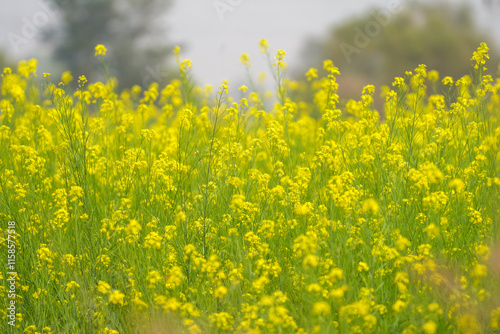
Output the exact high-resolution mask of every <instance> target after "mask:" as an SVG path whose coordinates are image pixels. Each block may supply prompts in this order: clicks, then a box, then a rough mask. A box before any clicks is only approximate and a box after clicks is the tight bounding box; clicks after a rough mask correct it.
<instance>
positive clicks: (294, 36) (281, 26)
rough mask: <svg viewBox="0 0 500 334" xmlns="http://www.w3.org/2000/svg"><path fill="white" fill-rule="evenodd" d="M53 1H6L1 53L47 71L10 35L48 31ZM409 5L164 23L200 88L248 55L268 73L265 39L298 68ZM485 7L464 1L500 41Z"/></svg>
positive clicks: (333, 4)
mask: <svg viewBox="0 0 500 334" xmlns="http://www.w3.org/2000/svg"><path fill="white" fill-rule="evenodd" d="M49 1H50V0H20V1H9V2H7V1H6V0H2V5H1V10H0V32H1V33H0V47H1V48H2V49H7V50H9V51H10V52H9V55H10V56H11V57H13V58H28V57H37V58H38V59H40V60H41V65H40V66H42V67H43V66H44V64H46V63H47V61H48V59H49V53H48V50H47V49H43V48H41V47H40V45H39V44H38V43H37V38H39V37H40V36H39V35H40V34H39V33H38V32H36V31H35V33H34V34H33V37H30V38H28V41H27V42H26V43H24V44H23V45H20V46H19V48H18V49H19V50H17V52H16V51H14V49H15V48H14V47H13V46H12V43H10V42H9V38H8V35H9V33H15V34H18V35H22V29H23V28H24V29H27V28H26V25H29V24H30V23H27V22H31V23H38V25H39V26H40V27H43V26H44V25H47V24H48V23H45V21H44V17H43V15H42V14H40V13H41V12H45V13H47V12H48V13H49V14H48V15H46V16H45V18H46V17H47V16H49V18H50V21H53V20H57V19H58V13H57V10H56V9H57V8H53V10H50V9H49V10H47V8H46V7H47V6H46V5H45V6H44V5H43V3H48V2H49ZM408 1H409V0H352V1H334V0H307V1H306V0H182V1H181V0H177V1H175V2H174V5H173V6H172V7H171V8H170V10H169V11H168V12H167V13H166V15H165V16H164V18H162V21H164V23H165V26H166V27H167V29H168V39H169V40H168V42H169V43H172V44H174V45H175V44H180V45H182V46H183V51H182V58H187V59H191V60H192V62H193V73H194V74H195V76H196V78H197V79H198V80H199V81H200V83H202V84H212V85H218V84H220V82H221V81H222V80H223V79H230V80H234V79H237V78H241V77H243V76H244V69H243V68H242V66H241V65H240V63H239V56H240V55H241V54H242V53H244V52H245V53H248V54H249V55H250V57H251V62H252V64H253V65H252V70H253V72H255V73H258V72H260V71H263V70H267V67H266V63H265V61H264V59H263V56H262V54H261V53H260V51H259V46H258V42H259V40H260V39H262V38H266V39H268V40H269V43H270V45H271V48H272V50H276V49H283V50H285V51H286V52H287V55H286V59H287V62H288V63H289V64H290V66H293V65H294V64H298V63H299V62H300V61H301V57H302V52H303V46H304V42H305V41H306V39H307V38H310V37H315V38H318V37H321V36H326V33H327V32H328V31H329V29H331V27H332V26H335V25H338V24H340V23H342V22H343V21H345V20H348V19H349V18H351V17H352V16H356V15H361V14H363V13H364V12H366V11H368V10H370V9H371V8H385V9H388V8H390V6H391V3H395V2H396V3H400V5H401V6H403V7H404V6H405V4H406V3H407V2H408ZM482 1H484V0H464V2H466V3H470V4H472V5H473V7H474V8H476V9H477V13H476V17H478V18H479V19H478V22H479V23H480V25H481V26H482V28H483V29H485V30H489V31H492V32H494V34H495V36H496V39H497V40H498V41H500V20H497V19H496V17H499V16H500V8H499V5H496V9H495V10H485V8H484V6H481V5H480V4H481V2H482ZM492 1H496V0H492ZM450 2H453V3H459V2H462V1H460V0H450ZM37 20H38V21H37ZM35 28H36V27H35ZM28 30H29V29H28ZM498 44H500V43H498ZM154 65H155V64H152V67H154ZM41 71H44V69H41ZM41 71H39V72H41Z"/></svg>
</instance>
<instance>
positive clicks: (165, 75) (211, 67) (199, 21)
mask: <svg viewBox="0 0 500 334" xmlns="http://www.w3.org/2000/svg"><path fill="white" fill-rule="evenodd" d="M498 17H500V1H498V0H464V1H458V0H449V1H405V0H356V1H332V0H308V1H301V0H182V1H181V0H177V1H176V0H87V1H77V0H23V1H11V2H6V1H4V2H3V3H2V5H1V11H0V32H1V34H0V66H2V67H3V66H15V64H16V62H17V61H18V60H20V59H28V58H32V57H35V58H37V59H38V60H39V73H41V72H50V73H52V74H53V76H56V75H60V74H61V73H62V72H63V71H64V70H67V69H69V70H71V71H72V73H73V75H75V76H78V75H81V74H85V75H86V76H87V77H88V78H89V79H90V80H98V79H100V77H99V76H100V73H99V71H98V70H99V66H98V63H97V60H96V59H95V57H93V52H94V46H95V45H96V44H98V43H102V44H105V45H106V46H107V47H108V50H109V52H108V55H107V57H108V58H107V59H108V61H109V64H110V71H111V73H110V74H111V75H112V76H116V77H117V78H118V79H119V82H120V88H127V87H131V86H132V85H134V84H138V85H140V86H143V87H144V86H148V85H149V84H150V83H151V82H153V81H157V82H159V83H160V84H166V83H167V82H168V81H169V80H170V79H172V78H174V77H175V76H176V73H177V71H176V69H175V62H174V57H173V53H172V49H173V47H174V46H175V45H180V46H181V48H182V53H181V57H182V58H187V59H191V60H192V62H193V71H192V74H193V78H194V80H196V81H197V82H198V83H199V84H202V85H205V84H211V85H213V86H217V85H219V84H220V83H221V82H222V80H224V79H228V80H229V82H230V86H231V85H233V86H237V85H240V84H242V83H245V82H247V81H248V78H247V77H246V76H247V73H246V71H245V68H244V66H242V65H241V64H240V62H239V57H240V55H241V54H242V53H247V54H249V55H250V59H251V63H252V67H251V71H250V72H251V73H250V74H251V75H252V76H255V77H258V75H259V73H260V72H266V71H267V72H268V64H267V60H266V58H265V57H264V56H263V55H262V54H261V53H260V49H259V45H258V42H259V40H260V39H263V38H266V39H268V41H269V44H270V45H271V52H274V51H276V50H277V49H283V50H285V51H286V52H287V55H286V60H287V63H288V76H289V77H290V78H292V79H301V78H304V73H305V72H306V71H307V70H308V69H309V68H310V67H318V68H321V62H322V60H324V59H327V58H329V59H332V60H333V62H334V64H335V65H336V66H338V67H339V69H340V72H341V76H340V77H339V83H340V87H341V88H340V92H341V95H342V96H344V97H355V96H359V94H360V92H361V89H362V87H363V86H364V85H366V84H375V85H380V84H390V83H391V82H392V79H393V78H394V76H398V75H403V74H404V71H406V70H411V69H413V68H415V67H416V66H417V65H418V64H421V63H425V64H427V65H428V69H436V70H438V71H439V72H440V73H441V75H442V76H444V75H451V76H453V77H458V76H462V75H464V74H469V73H470V70H471V69H470V60H469V59H470V57H471V55H472V52H473V51H474V50H475V49H476V48H477V46H478V45H479V43H480V42H482V41H486V42H488V45H489V46H490V49H491V57H492V61H491V62H490V64H491V65H490V66H491V67H492V68H491V71H494V72H496V71H497V70H498V68H497V65H498V61H499V57H498V54H499V53H500V52H499V47H498V45H500V20H499V19H498ZM377 25H378V26H377ZM360 35H364V36H360Z"/></svg>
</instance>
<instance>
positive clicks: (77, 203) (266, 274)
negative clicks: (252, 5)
mask: <svg viewBox="0 0 500 334" xmlns="http://www.w3.org/2000/svg"><path fill="white" fill-rule="evenodd" d="M260 48H261V49H262V52H263V54H264V56H267V57H268V59H269V65H270V71H269V78H268V79H270V80H274V83H275V85H274V87H275V91H274V92H272V93H270V92H267V91H266V90H265V89H264V88H263V87H264V86H262V85H260V86H259V85H258V84H257V85H255V84H254V83H253V82H254V81H253V80H251V77H249V81H248V87H247V86H241V87H232V86H230V83H228V82H224V83H222V84H221V85H220V86H218V88H212V87H210V86H205V87H199V86H196V85H195V84H194V80H193V79H192V71H194V69H192V68H191V67H192V64H191V61H189V60H182V58H181V55H180V49H179V48H178V47H176V48H175V50H174V53H175V56H176V59H177V64H178V69H179V75H178V79H175V80H172V81H171V82H170V83H169V84H166V85H162V86H160V85H159V84H157V83H153V84H151V85H150V86H149V87H144V88H141V87H140V86H134V87H131V88H130V89H126V90H123V91H118V89H117V81H116V79H114V78H112V77H109V76H108V75H107V73H108V70H107V62H106V51H107V50H106V48H105V46H103V45H98V46H97V47H96V49H95V57H96V58H97V59H98V60H99V61H100V62H101V65H102V67H103V75H104V76H105V78H106V79H105V80H103V82H88V81H87V79H86V78H85V77H84V76H80V77H77V75H76V74H75V73H74V75H75V78H73V76H72V74H71V73H69V72H65V73H64V74H63V75H62V78H54V77H53V76H51V75H50V74H48V73H40V72H39V70H40V69H38V70H37V61H36V60H34V59H32V60H29V61H22V62H20V63H19V65H18V68H17V69H11V68H5V69H3V72H2V73H3V74H2V77H1V80H0V85H1V87H0V88H1V92H0V93H1V95H0V222H1V225H0V235H1V239H2V243H1V247H0V249H1V258H2V264H3V265H2V268H1V271H0V279H1V280H2V286H0V299H1V300H2V303H1V305H2V307H1V309H0V318H1V319H2V321H1V325H0V332H1V333H28V334H35V333H44V334H47V333H99V334H117V333H141V334H142V333H145V334H156V333H191V334H196V333H426V334H432V333H493V332H500V234H499V232H500V204H499V203H500V196H499V194H500V192H499V190H500V165H499V159H500V151H499V146H500V124H499V117H500V79H497V78H494V77H493V75H495V73H497V68H496V67H497V65H498V64H490V63H488V61H487V59H488V47H487V46H486V44H484V43H483V44H481V45H480V46H479V47H478V49H477V51H475V52H474V54H473V55H471V56H472V58H471V71H470V75H466V76H464V77H462V78H451V77H446V76H442V75H441V76H440V73H438V72H436V71H434V70H432V69H427V68H426V66H425V65H420V66H418V67H417V68H416V69H408V72H406V73H405V75H404V76H403V77H398V78H395V80H394V82H393V84H392V86H382V87H374V86H371V85H368V86H366V87H365V88H364V89H363V91H362V92H361V95H360V98H359V99H358V100H349V101H347V102H345V103H343V102H342V101H343V100H342V96H340V97H339V95H338V93H337V91H338V83H337V81H336V80H337V77H338V76H339V74H340V73H339V72H341V69H340V70H339V69H337V68H336V67H335V65H334V63H333V62H332V61H328V60H326V61H325V62H324V66H323V68H322V69H314V68H312V69H310V70H309V71H308V72H307V73H306V74H305V76H304V77H303V80H297V81H295V80H291V79H288V77H287V75H286V67H287V64H286V62H285V52H284V51H281V50H278V52H277V53H274V52H272V53H271V52H270V51H269V46H268V44H267V42H266V41H265V40H262V41H261V42H260ZM240 60H241V63H242V67H249V66H250V62H251V60H250V59H249V57H248V55H246V54H244V55H242V56H241V59H240ZM485 66H486V67H491V68H492V69H493V71H491V75H490V74H487V73H490V72H487V70H486V68H485ZM498 70H499V71H500V68H499V69H498ZM488 71H489V69H488ZM139 81H140V80H139ZM229 91H231V94H230V93H229ZM379 96H380V97H381V100H382V101H383V103H382V104H381V106H380V107H377V108H375V105H376V103H375V101H376V100H379ZM376 109H377V110H376Z"/></svg>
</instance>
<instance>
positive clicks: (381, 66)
mask: <svg viewBox="0 0 500 334" xmlns="http://www.w3.org/2000/svg"><path fill="white" fill-rule="evenodd" d="M471 12H472V10H471V9H470V8H468V7H464V6H462V7H456V6H454V7H451V5H449V4H446V3H442V2H439V3H437V4H433V5H424V4H418V3H406V4H405V5H404V7H403V5H401V8H400V10H399V11H397V12H396V13H391V12H390V11H389V10H388V9H383V10H382V9H380V10H375V11H373V12H372V13H370V14H369V15H367V16H364V17H361V18H358V19H354V20H352V21H349V22H347V23H345V24H343V25H341V26H338V27H336V28H334V29H333V30H332V31H331V33H330V35H329V37H328V38H327V40H323V41H317V40H316V41H311V42H309V43H308V44H307V45H306V48H305V50H306V51H307V54H306V55H305V57H307V58H308V60H306V62H307V63H309V64H311V65H315V66H316V67H319V66H320V61H321V60H323V59H332V60H333V62H334V64H335V65H336V66H337V67H339V69H340V72H341V75H340V77H339V84H340V88H339V91H340V92H341V93H342V96H344V97H348V98H352V97H358V96H359V94H360V92H361V89H362V87H363V86H364V85H367V84H375V85H377V86H379V85H381V84H386V85H390V84H391V83H392V81H393V79H394V77H396V76H403V75H404V73H405V71H411V70H413V69H415V68H416V67H417V66H418V65H419V64H425V65H427V68H428V69H429V70H430V69H435V70H438V71H439V73H440V76H441V78H442V77H444V76H446V75H449V76H452V77H454V78H459V77H461V76H463V75H465V74H470V73H471V69H472V68H471V62H470V60H469V59H470V58H471V56H472V53H473V51H474V50H475V49H476V48H477V47H478V46H479V44H480V43H481V42H487V43H488V45H489V47H490V55H491V59H490V60H489V62H488V63H489V64H490V65H489V67H491V68H492V70H496V68H497V66H498V63H499V56H498V50H497V46H496V45H494V44H493V43H492V42H491V39H490V38H489V37H488V36H486V35H484V34H481V33H480V32H479V30H478V29H477V28H476V26H475V25H474V22H473V19H472V15H471ZM311 55H316V56H317V57H316V58H315V59H312V58H311ZM305 70H307V68H303V69H301V75H302V76H303V73H304V72H305ZM297 75H298V74H297ZM342 96H341V97H342Z"/></svg>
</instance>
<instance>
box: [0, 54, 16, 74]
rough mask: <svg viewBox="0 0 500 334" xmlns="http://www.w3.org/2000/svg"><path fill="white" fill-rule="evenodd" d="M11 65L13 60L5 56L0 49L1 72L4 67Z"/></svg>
mask: <svg viewBox="0 0 500 334" xmlns="http://www.w3.org/2000/svg"><path fill="white" fill-rule="evenodd" d="M12 66H13V62H12V61H11V60H10V59H8V58H7V56H6V55H5V53H4V52H3V51H1V50H0V72H2V70H3V69H4V68H5V67H12Z"/></svg>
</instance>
